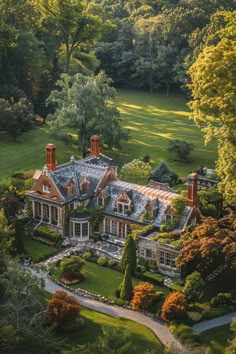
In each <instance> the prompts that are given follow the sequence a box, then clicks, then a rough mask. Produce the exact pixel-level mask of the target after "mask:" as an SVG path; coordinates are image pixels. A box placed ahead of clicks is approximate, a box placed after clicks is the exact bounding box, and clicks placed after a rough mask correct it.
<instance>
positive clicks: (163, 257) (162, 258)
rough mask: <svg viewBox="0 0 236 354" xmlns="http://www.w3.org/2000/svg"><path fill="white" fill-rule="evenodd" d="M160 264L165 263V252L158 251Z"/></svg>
mask: <svg viewBox="0 0 236 354" xmlns="http://www.w3.org/2000/svg"><path fill="white" fill-rule="evenodd" d="M160 264H165V252H163V251H161V252H160Z"/></svg>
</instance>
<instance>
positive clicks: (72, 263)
mask: <svg viewBox="0 0 236 354" xmlns="http://www.w3.org/2000/svg"><path fill="white" fill-rule="evenodd" d="M83 266H84V260H83V259H82V258H81V257H79V256H70V257H64V258H63V259H62V260H61V263H60V268H61V271H62V273H79V272H80V271H81V269H82V268H83Z"/></svg>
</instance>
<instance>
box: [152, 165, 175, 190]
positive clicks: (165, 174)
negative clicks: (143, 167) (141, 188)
mask: <svg viewBox="0 0 236 354" xmlns="http://www.w3.org/2000/svg"><path fill="white" fill-rule="evenodd" d="M150 179H152V180H154V181H156V182H160V183H168V184H169V185H170V186H172V185H174V184H176V183H177V182H178V179H179V176H178V175H177V174H176V173H175V172H173V171H171V170H169V168H168V167H167V165H166V164H165V163H164V162H161V163H160V164H159V165H158V166H157V167H155V168H154V170H153V171H152V174H151V177H150Z"/></svg>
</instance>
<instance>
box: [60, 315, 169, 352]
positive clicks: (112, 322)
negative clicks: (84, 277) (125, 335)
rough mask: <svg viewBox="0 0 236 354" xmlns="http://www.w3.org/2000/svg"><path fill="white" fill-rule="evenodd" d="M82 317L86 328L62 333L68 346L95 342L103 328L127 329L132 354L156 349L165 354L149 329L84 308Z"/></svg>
mask: <svg viewBox="0 0 236 354" xmlns="http://www.w3.org/2000/svg"><path fill="white" fill-rule="evenodd" d="M81 316H82V318H84V320H85V327H84V328H80V329H79V330H78V331H74V332H71V333H66V334H65V333H61V336H62V338H65V337H68V342H67V344H69V345H76V344H86V343H88V342H93V341H94V340H96V338H97V337H98V336H99V335H101V334H102V326H111V327H116V328H117V327H118V328H121V329H125V330H127V331H128V332H129V333H130V337H131V341H132V342H133V350H132V352H130V354H143V353H144V352H145V351H146V350H148V349H149V350H151V349H155V350H156V351H155V352H158V353H160V354H163V353H164V347H163V345H162V344H161V342H160V341H159V339H158V338H157V337H156V336H155V334H154V333H153V332H152V331H151V330H150V329H149V328H147V327H145V326H143V325H141V324H139V323H137V322H134V321H130V320H127V319H124V318H114V317H111V316H108V315H105V314H102V313H100V312H96V311H93V310H89V309H86V308H83V309H82V311H81ZM94 354H95V353H94Z"/></svg>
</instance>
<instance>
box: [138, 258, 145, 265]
mask: <svg viewBox="0 0 236 354" xmlns="http://www.w3.org/2000/svg"><path fill="white" fill-rule="evenodd" d="M145 262H146V261H145V258H143V257H139V259H138V265H140V266H143V267H144V266H145Z"/></svg>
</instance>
